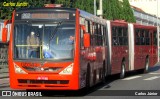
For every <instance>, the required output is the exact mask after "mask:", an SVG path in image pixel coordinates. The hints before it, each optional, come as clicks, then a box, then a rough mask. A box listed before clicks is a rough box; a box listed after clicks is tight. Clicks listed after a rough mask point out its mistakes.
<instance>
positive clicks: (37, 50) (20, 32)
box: [14, 21, 75, 60]
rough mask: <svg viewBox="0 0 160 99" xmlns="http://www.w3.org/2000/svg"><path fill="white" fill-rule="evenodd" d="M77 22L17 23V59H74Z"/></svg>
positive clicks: (15, 31)
mask: <svg viewBox="0 0 160 99" xmlns="http://www.w3.org/2000/svg"><path fill="white" fill-rule="evenodd" d="M74 35H75V22H74V21H66V22H65V21H63V22H54V23H33V22H32V23H29V22H28V23H23V22H21V23H15V27H14V58H15V59H31V58H34V59H52V60H57V59H58V60H59V59H73V55H74V54H73V52H74V40H75V37H74Z"/></svg>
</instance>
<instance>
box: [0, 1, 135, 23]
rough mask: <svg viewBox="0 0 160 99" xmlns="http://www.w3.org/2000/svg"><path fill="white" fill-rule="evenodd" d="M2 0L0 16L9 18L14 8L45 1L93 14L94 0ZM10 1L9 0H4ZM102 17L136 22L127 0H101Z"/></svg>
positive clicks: (40, 4) (41, 3)
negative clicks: (20, 4)
mask: <svg viewBox="0 0 160 99" xmlns="http://www.w3.org/2000/svg"><path fill="white" fill-rule="evenodd" d="M3 2H4V0H1V1H0V9H1V10H0V18H1V19H10V18H11V13H12V11H13V10H14V9H19V8H26V7H27V8H29V7H43V6H44V4H45V3H50V2H52V3H54V4H63V6H64V7H73V8H79V9H81V10H85V11H87V12H89V13H92V14H94V0H12V2H14V3H16V2H27V3H28V6H26V7H23V6H20V7H17V6H8V7H7V6H3ZM5 2H11V0H5ZM102 4H103V17H104V18H105V19H108V20H126V21H127V22H136V21H135V17H134V15H133V11H132V9H131V8H130V5H129V2H128V0H123V2H120V1H119V0H103V3H102ZM96 6H97V8H99V7H98V6H99V0H96Z"/></svg>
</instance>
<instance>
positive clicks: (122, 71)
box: [120, 62, 125, 79]
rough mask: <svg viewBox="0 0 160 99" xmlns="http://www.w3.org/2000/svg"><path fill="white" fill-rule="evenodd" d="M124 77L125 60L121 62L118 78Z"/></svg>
mask: <svg viewBox="0 0 160 99" xmlns="http://www.w3.org/2000/svg"><path fill="white" fill-rule="evenodd" d="M124 77H125V62H122V65H121V73H120V79H123V78H124Z"/></svg>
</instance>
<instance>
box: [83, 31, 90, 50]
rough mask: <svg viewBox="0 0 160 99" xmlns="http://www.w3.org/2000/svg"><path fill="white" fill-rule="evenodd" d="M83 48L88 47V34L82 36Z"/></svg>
mask: <svg viewBox="0 0 160 99" xmlns="http://www.w3.org/2000/svg"><path fill="white" fill-rule="evenodd" d="M83 43H84V47H86V48H87V47H90V35H89V33H85V34H84V39H83Z"/></svg>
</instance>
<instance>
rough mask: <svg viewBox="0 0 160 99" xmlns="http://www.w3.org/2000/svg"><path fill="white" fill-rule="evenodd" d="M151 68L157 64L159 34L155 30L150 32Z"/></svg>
mask: <svg viewBox="0 0 160 99" xmlns="http://www.w3.org/2000/svg"><path fill="white" fill-rule="evenodd" d="M149 33H150V38H151V40H150V43H151V44H150V49H151V50H150V66H153V65H154V64H155V63H156V62H157V54H158V51H157V37H156V36H157V32H156V31H154V30H150V31H149Z"/></svg>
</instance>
